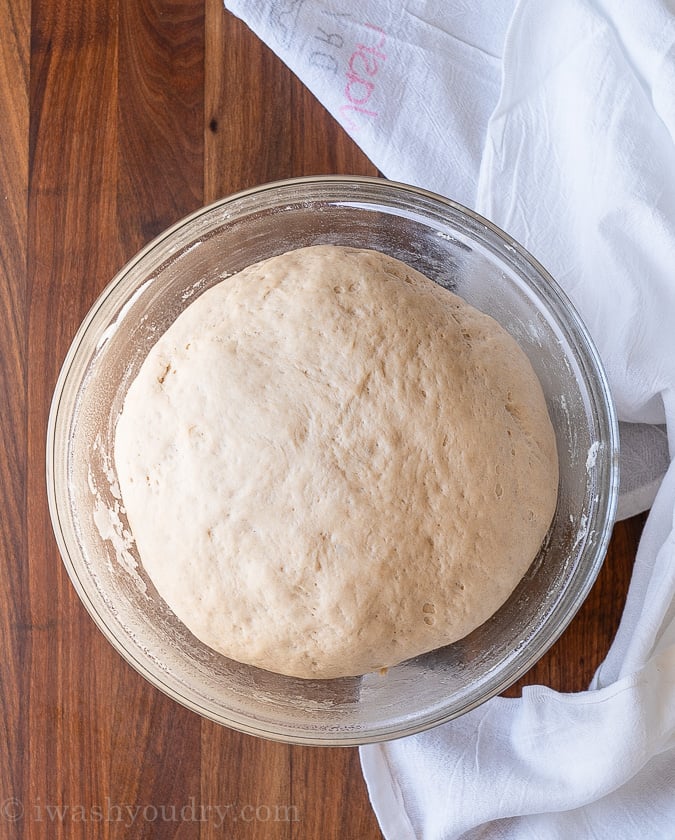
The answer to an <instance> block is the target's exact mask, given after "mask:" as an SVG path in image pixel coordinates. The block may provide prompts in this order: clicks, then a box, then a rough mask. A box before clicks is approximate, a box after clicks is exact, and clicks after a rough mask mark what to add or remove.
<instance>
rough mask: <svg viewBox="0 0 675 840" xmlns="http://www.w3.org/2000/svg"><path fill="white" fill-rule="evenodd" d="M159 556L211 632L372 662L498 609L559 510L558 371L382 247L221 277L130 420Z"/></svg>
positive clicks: (177, 595)
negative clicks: (551, 413)
mask: <svg viewBox="0 0 675 840" xmlns="http://www.w3.org/2000/svg"><path fill="white" fill-rule="evenodd" d="M115 462H116V467H117V473H118V477H119V482H120V486H121V490H122V495H123V499H124V504H125V507H126V511H127V514H128V517H129V523H130V525H131V528H132V531H133V535H134V537H135V539H136V543H137V547H138V550H139V554H140V557H141V559H142V562H143V565H144V567H145V570H146V571H147V573H148V575H149V576H150V578H151V579H152V580H153V582H154V584H155V586H156V587H157V590H158V591H159V593H160V594H161V595H162V597H163V598H164V599H165V600H166V602H167V604H168V605H169V606H170V607H171V609H172V610H173V611H174V612H175V614H176V615H177V616H178V617H179V618H180V619H181V620H182V621H183V622H184V623H185V624H186V625H187V627H188V628H189V629H190V630H191V631H192V632H193V633H194V635H195V636H197V637H198V638H199V639H201V640H202V641H203V642H204V643H206V644H207V645H210V646H211V647H212V648H215V649H216V650H218V651H220V652H222V653H223V654H225V655H226V656H228V657H230V658H232V659H236V660H239V661H241V662H246V663H250V664H252V665H257V666H259V667H261V668H266V669H269V670H272V671H277V672H280V673H283V674H290V675H296V676H299V677H338V676H346V675H356V674H363V673H366V672H368V671H372V670H375V669H378V668H382V667H385V666H390V665H393V664H395V663H398V662H400V661H402V660H404V659H407V658H409V657H412V656H414V655H416V654H420V653H422V652H426V651H429V650H431V649H433V648H437V647H439V646H441V645H446V644H448V643H449V642H452V641H454V640H456V639H459V638H461V637H462V636H464V635H466V634H467V633H469V632H470V631H471V630H473V629H474V628H475V627H477V626H478V625H479V624H481V623H482V622H484V621H485V620H486V619H487V618H489V617H490V616H491V615H492V614H493V613H494V612H495V611H496V610H497V609H498V607H499V606H500V605H501V604H502V603H503V602H504V601H505V600H506V599H507V598H508V596H509V594H510V593H511V592H512V591H513V589H514V588H515V586H516V584H517V583H518V582H519V580H520V579H521V577H522V576H523V574H524V573H525V571H526V570H527V568H528V566H529V565H530V563H531V562H532V560H533V558H534V557H535V555H536V553H537V551H538V549H539V547H540V544H541V542H542V539H543V537H544V535H545V533H546V531H547V529H548V526H549V524H550V521H551V518H552V516H553V512H554V508H555V504H556V494H557V482H558V468H557V457H556V448H555V440H554V433H553V429H552V427H551V423H550V420H549V417H548V414H547V410H546V406H545V403H544V398H543V395H542V391H541V388H540V385H539V382H538V380H537V378H536V376H535V374H534V372H533V370H532V368H531V366H530V364H529V362H528V360H527V358H526V357H525V355H524V353H523V352H522V351H521V350H520V348H519V347H518V345H517V344H516V342H515V341H514V340H513V339H512V338H511V337H510V336H509V335H508V334H507V333H506V332H505V331H504V330H503V329H502V328H501V327H499V326H498V325H497V323H496V322H495V321H494V320H492V319H491V318H489V317H487V316H485V315H483V314H481V313H479V312H478V311H476V310H475V309H473V308H472V307H470V306H468V305H467V304H466V303H465V302H464V301H462V300H461V299H460V298H458V297H456V296H455V295H453V294H451V293H450V292H448V291H447V290H445V289H443V288H441V287H439V286H438V285H436V284H435V283H433V282H432V281H431V280H429V279H427V278H425V277H423V276H422V275H421V274H419V273H417V272H416V271H414V270H412V269H411V268H409V267H407V266H406V265H404V264H403V263H401V262H398V261H396V260H394V259H391V258H390V257H387V256H384V255H383V254H380V253H377V252H374V251H366V250H357V249H352V248H337V247H332V246H316V247H312V248H305V249H301V250H297V251H292V252H290V253H287V254H284V255H282V256H279V257H274V258H273V259H269V260H266V261H264V262H261V263H259V264H257V265H253V266H251V267H249V268H247V269H245V270H244V271H242V272H240V273H239V274H237V275H235V276H233V277H230V278H229V279H226V280H224V281H223V282H221V283H219V284H218V285H216V286H215V287H213V288H211V289H209V290H208V291H207V292H205V293H204V294H203V295H202V296H201V297H199V298H198V299H197V300H196V301H195V302H194V303H192V304H191V305H190V306H189V307H188V308H187V309H186V310H185V312H183V314H181V315H180V317H179V318H178V319H177V320H176V321H175V323H174V324H173V325H172V326H171V327H170V329H169V330H167V332H166V333H165V334H164V335H163V336H162V338H161V339H160V340H159V341H158V342H157V344H156V345H155V346H154V347H153V349H152V351H151V352H150V353H149V355H148V357H147V360H146V361H145V363H144V364H143V366H142V368H141V370H140V373H139V374H138V377H137V378H136V379H135V381H134V382H133V383H132V385H131V387H130V389H129V392H128V395H127V398H126V401H125V404H124V408H123V411H122V414H121V416H120V418H119V422H118V425H117V431H116V445H115Z"/></svg>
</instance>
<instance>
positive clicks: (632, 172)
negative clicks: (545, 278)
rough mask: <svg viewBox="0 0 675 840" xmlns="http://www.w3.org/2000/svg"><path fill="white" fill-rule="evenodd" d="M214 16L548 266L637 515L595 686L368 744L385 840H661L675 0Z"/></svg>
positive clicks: (249, 7)
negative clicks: (595, 360)
mask: <svg viewBox="0 0 675 840" xmlns="http://www.w3.org/2000/svg"><path fill="white" fill-rule="evenodd" d="M225 5H226V7H227V8H228V9H230V10H231V11H233V12H234V13H235V14H238V15H239V16H241V17H242V18H243V19H244V20H245V21H246V22H247V23H248V25H249V26H251V27H252V28H253V29H254V31H255V32H257V33H258V35H259V36H260V37H261V38H262V39H263V40H264V41H265V42H266V43H268V44H269V45H270V47H271V48H272V49H273V50H275V51H276V52H277V54H278V55H279V56H280V57H281V58H282V59H283V60H284V61H285V62H286V63H287V64H288V65H289V66H290V67H291V69H293V70H294V71H295V72H296V73H297V74H298V75H299V77H300V78H301V79H302V80H303V81H304V82H305V83H306V84H307V85H308V87H309V88H310V89H311V90H312V91H313V92H314V93H315V95H316V96H317V97H318V98H319V100H320V101H321V102H322V103H323V104H324V105H325V106H326V107H327V108H328V109H329V110H330V111H331V112H332V113H333V115H334V116H335V117H336V119H338V120H339V121H340V122H341V123H342V125H343V126H344V127H345V129H346V130H347V131H348V132H349V133H350V134H351V135H352V137H353V138H354V139H355V140H356V141H357V142H358V143H359V144H360V146H361V147H362V148H363V150H364V151H365V153H366V154H367V155H368V156H369V157H370V158H371V160H372V161H373V162H374V163H375V165H376V166H377V167H378V168H379V169H380V170H381V171H382V172H383V173H384V175H385V176H387V177H388V178H391V179H393V180H400V181H405V182H408V183H412V184H416V185H418V186H422V187H424V188H426V189H430V190H433V191H436V192H439V193H441V194H443V195H446V196H449V197H451V198H453V199H455V200H457V201H459V202H461V203H463V204H466V205H467V206H469V207H472V208H473V209H476V210H478V212H481V213H483V214H484V215H485V216H487V217H489V218H490V219H491V220H492V221H494V222H495V223H497V224H498V225H500V226H501V227H502V228H504V229H505V230H507V231H508V233H509V234H510V235H511V236H513V237H514V238H516V239H517V240H519V241H520V242H521V243H522V244H523V245H524V246H525V247H526V248H528V250H530V251H531V252H532V253H533V254H534V255H535V256H536V257H537V258H538V259H539V260H540V261H541V262H542V263H543V264H544V265H545V266H546V267H547V268H548V270H549V271H550V272H551V273H552V275H553V276H554V277H555V278H556V280H557V281H558V282H559V283H560V284H561V286H562V287H563V288H564V289H565V290H566V292H567V293H568V295H569V296H570V298H571V299H572V301H573V303H574V304H575V306H576V307H577V309H578V310H579V312H580V314H581V315H582V317H583V319H584V321H585V322H586V324H587V326H588V327H589V330H590V332H591V334H592V336H593V338H594V340H595V342H596V345H597V347H598V349H599V352H600V355H601V357H602V360H603V362H604V365H605V368H606V370H607V373H608V377H609V381H610V386H611V389H612V393H613V396H614V399H615V402H616V405H617V409H618V413H619V419H620V421H621V423H620V434H621V443H622V456H621V466H622V478H621V495H620V502H619V512H620V515H621V516H629V515H631V514H633V513H636V512H638V511H641V510H647V509H648V508H650V507H651V511H650V514H649V517H648V521H647V525H646V527H645V531H644V534H643V537H642V540H641V542H640V548H639V551H638V556H637V558H636V564H635V571H634V574H633V578H632V581H631V588H630V592H629V595H628V599H627V603H626V607H625V611H624V615H623V618H622V622H621V626H620V628H619V631H618V634H617V636H616V639H615V641H614V643H613V645H612V647H611V650H610V651H609V654H608V656H607V658H606V660H605V661H604V662H603V663H602V665H601V666H600V668H599V669H598V671H597V673H596V675H595V677H594V679H593V682H592V684H591V686H590V687H589V690H588V691H584V692H580V693H578V694H561V693H558V692H555V691H552V690H550V689H548V688H544V687H541V686H536V687H531V688H528V689H525V690H524V692H523V696H522V698H519V699H513V700H506V699H504V698H494V699H493V700H491V701H489V702H488V703H486V704H484V705H483V706H482V707H480V708H479V709H476V710H474V711H473V712H471V713H469V714H467V715H464V716H463V717H461V718H459V719H457V720H455V721H452V722H450V723H449V724H446V725H444V726H441V727H437V728H436V729H434V730H433V731H431V732H427V733H424V734H422V735H418V736H414V737H411V738H405V739H401V740H399V741H394V742H390V743H387V744H382V745H373V746H368V747H364V748H362V749H361V759H362V765H363V770H364V775H365V778H366V781H367V784H368V788H369V791H370V796H371V801H372V803H373V807H374V809H375V811H376V814H377V816H378V819H379V821H380V824H381V826H382V829H383V831H384V833H385V836H386V837H387V838H389V840H394V838H396V840H399V838H400V839H401V840H404V839H405V840H407V838H413V837H415V838H444V840H447V839H448V838H460V837H462V838H490V840H492V839H493V838H509V840H510V839H511V838H513V839H514V840H525V838H527V840H529V838H532V840H534V838H537V840H542V838H544V840H546V838H560V839H561V840H562V838H565V840H566V839H567V838H570V837H575V838H576V837H579V838H596V837H597V838H605V837H612V838H619V840H622V838H626V839H627V840H628V839H629V838H638V837H640V838H642V837H645V838H650V840H652V838H657V840H658V838H675V736H674V733H675V603H674V598H675V531H674V526H675V523H674V515H675V467H673V466H672V465H671V466H670V467H669V464H671V457H672V454H673V450H675V337H674V334H675V330H674V328H673V325H675V5H673V2H672V0H641V2H640V3H635V2H632V1H631V0H559V2H557V3H550V2H547V0H519V2H514V0H507V2H504V3H491V2H489V0H479V2H474V3H468V2H466V0H404V2H401V3H391V2H389V0H361V2H360V3H358V4H357V3H348V4H344V3H343V4H339V3H338V2H337V0H226V3H225ZM669 441H670V449H669V445H668V444H669ZM664 476H665V477H664Z"/></svg>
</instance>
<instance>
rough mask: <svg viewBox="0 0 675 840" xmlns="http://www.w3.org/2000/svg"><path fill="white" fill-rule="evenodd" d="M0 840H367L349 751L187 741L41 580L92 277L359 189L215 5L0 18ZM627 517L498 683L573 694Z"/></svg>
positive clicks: (56, 6)
mask: <svg viewBox="0 0 675 840" xmlns="http://www.w3.org/2000/svg"><path fill="white" fill-rule="evenodd" d="M0 139H1V142H0V272H1V273H2V276H1V278H0V279H1V284H0V318H1V319H2V327H1V328H0V389H1V393H2V402H1V407H0V504H1V508H0V511H1V512H0V587H1V589H0V605H1V608H0V840H4V838H36V839H38V838H39V839H40V840H41V838H47V837H63V838H96V837H105V838H107V837H124V838H148V837H158V838H180V839H181V840H188V838H202V839H203V840H205V839H206V838H222V837H227V838H236V840H247V838H264V840H267V838H284V839H285V838H303V840H304V839H307V840H313V839H314V838H321V840H327V839H328V838H336V840H337V839H338V838H339V840H343V838H348V839H351V838H354V840H370V838H378V837H380V832H379V829H378V826H377V822H376V820H375V818H374V815H373V813H372V811H371V809H370V806H369V803H368V798H367V793H366V790H365V785H364V782H363V780H362V777H361V772H360V766H359V759H358V752H357V750H356V749H352V748H349V749H347V748H344V749H343V748H333V749H329V748H321V749H311V748H307V747H296V746H288V745H282V744H276V743H271V742H265V741H263V740H259V739H255V738H252V737H250V736H245V735H241V734H238V733H236V732H233V731H230V730H228V729H225V728H222V727H219V726H217V725H215V724H212V723H210V722H208V721H204V720H202V719H201V718H199V717H197V716H196V715H194V714H192V713H191V712H188V711H186V710H185V709H183V708H182V707H180V706H178V705H177V704H176V703H174V702H173V701H171V700H170V699H168V698H167V697H165V696H164V695H163V694H161V693H160V692H158V691H157V690H155V689H154V688H152V687H151V686H150V685H149V684H148V683H146V682H145V681H144V680H143V679H142V678H141V677H140V676H138V674H136V672H135V671H133V670H132V669H131V668H130V667H129V666H128V665H126V664H125V662H124V661H123V660H122V659H121V658H120V657H119V656H118V655H117V654H116V653H115V652H114V651H113V649H112V648H111V647H110V645H109V644H108V643H107V642H106V641H105V640H104V638H103V636H102V635H101V634H100V632H99V631H98V630H97V629H96V628H95V626H94V623H93V621H92V620H91V619H90V618H89V616H88V614H87V613H86V612H85V610H84V608H83V607H82V606H81V604H80V602H79V600H78V598H77V596H76V594H75V592H74V590H73V587H72V586H71V584H70V582H69V579H68V577H67V575H66V572H65V570H64V568H63V565H62V563H61V561H60V558H59V555H58V551H57V548H56V544H55V541H54V538H53V535H52V529H51V525H50V521H49V514H48V509H47V502H46V488H45V478H44V450H45V432H46V423H47V416H48V411H49V404H50V399H51V394H52V391H53V388H54V385H55V382H56V378H57V375H58V371H59V368H60V365H61V363H62V361H63V358H64V355H65V353H66V351H67V349H68V346H69V344H70V342H71V340H72V338H73V335H74V333H75V331H76V329H77V327H78V325H79V323H80V321H81V319H82V318H83V316H84V315H85V313H86V312H87V310H88V309H89V307H90V306H91V304H92V303H93V301H94V300H95V298H96V297H97V296H98V294H99V292H100V291H101V290H102V289H103V287H104V286H105V285H106V283H107V282H108V281H109V280H110V278H111V277H112V276H113V275H114V274H115V272H116V271H117V270H118V269H119V268H120V267H121V266H122V265H123V264H124V262H125V261H126V260H128V259H129V258H130V257H131V256H132V255H133V254H134V253H135V252H136V251H137V250H138V249H139V248H140V247H141V246H142V245H143V244H144V243H146V242H147V241H148V240H149V239H151V238H152V237H153V236H154V235H155V234H157V233H159V232H160V231H161V230H162V229H164V228H165V227H167V226H168V225H169V224H171V223H172V222H174V221H176V220H177V219H179V218H180V217H181V216H183V215H185V214H186V213H189V212H190V211H193V210H195V209H196V208H198V207H199V206H200V205H202V204H204V203H208V202H210V201H212V200H214V199H216V198H218V197H220V196H223V195H226V194H228V193H231V192H233V191H236V190H239V189H241V188H244V187H249V186H253V185H255V184H258V183H261V182H265V181H269V180H275V179H278V178H284V177H288V176H296V175H304V174H317V173H318V174H322V173H345V174H369V175H373V174H376V171H375V169H374V167H373V165H372V164H371V163H370V162H369V161H368V160H367V159H366V158H365V157H364V156H363V154H362V153H361V152H360V151H359V150H358V148H357V147H356V146H355V145H354V144H353V143H352V142H351V141H350V140H349V138H348V137H347V136H346V135H345V134H344V132H342V131H341V129H340V128H339V127H338V126H337V124H336V123H335V122H334V121H333V120H332V118H331V117H330V116H329V115H328V114H327V113H326V112H325V111H324V110H323V109H322V108H321V107H320V106H319V104H318V103H317V102H316V101H315V100H314V99H313V97H312V96H311V94H309V92H308V91H307V90H306V89H305V88H304V87H303V86H302V85H301V84H300V83H299V82H298V81H297V79H295V78H294V77H293V76H292V74H291V73H290V72H289V71H288V70H287V69H286V67H285V66H284V65H283V64H282V63H281V62H280V61H279V60H278V59H276V58H275V56H274V55H273V54H272V53H271V52H270V51H269V50H268V49H267V48H266V47H265V46H264V45H262V44H261V43H259V42H258V41H257V40H256V38H255V37H254V36H253V35H252V34H251V33H250V32H249V31H248V30H247V29H246V27H245V26H244V25H243V24H242V23H241V22H239V21H238V20H236V19H235V18H233V17H232V16H231V15H229V14H228V13H226V12H224V10H223V8H222V6H221V3H220V0H105V2H103V0H69V2H60V3H56V2H53V0H32V2H29V0H0ZM642 524H643V517H636V518H635V519H633V520H630V521H628V522H625V523H620V524H619V525H617V526H616V528H615V532H614V537H613V540H612V544H611V548H610V552H609V556H608V559H607V562H606V564H605V566H604V569H603V571H602V573H601V575H600V577H599V579H598V581H597V583H596V586H595V587H594V589H593V591H592V593H591V595H590V597H589V598H588V600H587V602H586V604H585V605H584V606H583V608H582V610H581V612H580V613H579V615H578V616H577V618H576V619H575V621H574V622H573V624H572V625H571V626H570V628H569V629H568V630H567V632H566V633H565V634H564V635H563V637H562V638H561V639H560V640H559V642H558V643H557V644H556V645H555V646H554V648H553V649H552V650H551V651H550V653H549V654H548V655H547V656H546V657H545V658H544V659H543V660H541V662H540V663H539V664H538V665H537V666H536V667H535V668H534V669H533V670H532V671H531V672H530V673H529V674H528V675H526V677H525V678H523V679H522V680H521V681H520V683H519V684H518V685H517V686H514V687H513V688H512V689H511V691H510V692H509V693H510V694H517V693H518V692H519V690H520V688H521V687H522V685H523V684H526V683H531V682H543V683H545V684H548V685H550V686H553V687H554V688H557V689H562V690H567V691H575V690H579V689H582V688H584V687H585V686H586V684H587V683H588V681H589V679H590V678H591V676H592V674H593V671H594V669H595V667H596V666H597V664H598V663H599V662H600V661H601V659H602V658H603V656H604V654H605V652H606V650H607V648H608V646H609V644H610V642H611V640H612V638H613V635H614V633H615V630H616V627H617V624H618V620H619V617H620V614H621V609H622V606H623V602H624V599H625V594H626V590H627V586H628V582H629V579H630V574H631V568H632V562H633V558H634V556H635V550H636V545H637V542H638V539H639V536H640V532H641V528H642Z"/></svg>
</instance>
